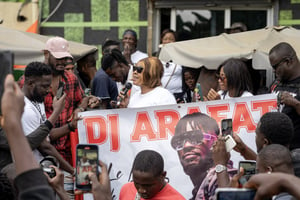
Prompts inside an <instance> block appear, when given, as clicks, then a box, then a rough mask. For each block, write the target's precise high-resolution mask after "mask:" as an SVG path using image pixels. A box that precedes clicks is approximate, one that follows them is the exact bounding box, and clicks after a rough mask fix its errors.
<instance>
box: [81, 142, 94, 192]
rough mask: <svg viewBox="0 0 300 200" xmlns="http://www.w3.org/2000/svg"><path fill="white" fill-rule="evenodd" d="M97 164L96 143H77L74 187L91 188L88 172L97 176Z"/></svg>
mask: <svg viewBox="0 0 300 200" xmlns="http://www.w3.org/2000/svg"><path fill="white" fill-rule="evenodd" d="M98 166H99V156H98V145H91V144H78V145H77V147H76V188H77V189H79V190H88V191H89V190H91V188H92V185H91V181H90V179H89V173H95V174H96V175H97V176H98V174H99V171H98Z"/></svg>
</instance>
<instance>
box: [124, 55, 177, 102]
mask: <svg viewBox="0 0 300 200" xmlns="http://www.w3.org/2000/svg"><path fill="white" fill-rule="evenodd" d="M163 73H164V68H163V65H162V63H161V62H160V60H159V59H158V58H156V57H149V58H144V59H142V60H140V61H139V62H138V63H137V64H136V66H133V77H132V78H133V79H132V80H133V84H134V85H137V86H139V87H140V88H141V90H140V91H137V92H136V93H134V94H133V95H132V96H131V97H130V99H128V97H127V96H126V97H124V96H123V94H122V92H121V94H120V97H121V98H122V99H124V100H123V101H122V102H121V105H120V107H128V108H138V107H148V106H159V105H169V104H176V100H175V97H174V96H173V95H172V93H170V92H169V91H168V90H167V89H165V88H163V87H162V86H161V77H162V75H163Z"/></svg>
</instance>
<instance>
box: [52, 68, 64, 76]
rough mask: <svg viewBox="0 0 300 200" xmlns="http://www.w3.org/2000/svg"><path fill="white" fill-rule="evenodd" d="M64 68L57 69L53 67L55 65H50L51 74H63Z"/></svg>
mask: <svg viewBox="0 0 300 200" xmlns="http://www.w3.org/2000/svg"><path fill="white" fill-rule="evenodd" d="M64 72H65V71H64V70H57V69H55V67H52V74H53V75H63V74H64Z"/></svg>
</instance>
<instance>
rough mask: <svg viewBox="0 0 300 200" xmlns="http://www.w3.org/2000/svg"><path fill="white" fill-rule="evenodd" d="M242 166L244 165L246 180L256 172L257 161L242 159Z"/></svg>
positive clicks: (240, 165) (240, 164)
mask: <svg viewBox="0 0 300 200" xmlns="http://www.w3.org/2000/svg"><path fill="white" fill-rule="evenodd" d="M240 167H242V168H243V169H244V175H243V177H244V178H245V179H246V181H248V180H249V179H250V177H251V176H252V175H254V174H256V162H255V161H252V160H249V161H240V163H239V168H240ZM243 177H242V178H243ZM242 184H243V183H242Z"/></svg>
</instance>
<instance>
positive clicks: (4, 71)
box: [0, 51, 14, 114]
mask: <svg viewBox="0 0 300 200" xmlns="http://www.w3.org/2000/svg"><path fill="white" fill-rule="evenodd" d="M0 63H1V65H0V71H1V73H0V81H1V82H0V99H2V95H3V92H4V80H5V78H6V76H7V75H8V74H12V73H13V69H14V54H13V53H12V52H10V51H0ZM1 113H2V112H1V101H0V114H1Z"/></svg>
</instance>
